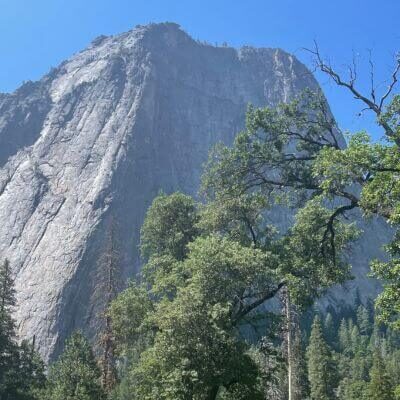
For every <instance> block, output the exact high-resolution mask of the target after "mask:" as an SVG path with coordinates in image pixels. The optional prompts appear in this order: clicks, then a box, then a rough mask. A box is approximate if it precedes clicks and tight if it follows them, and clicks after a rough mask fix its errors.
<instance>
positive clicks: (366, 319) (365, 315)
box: [357, 305, 372, 335]
mask: <svg viewBox="0 0 400 400" xmlns="http://www.w3.org/2000/svg"><path fill="white" fill-rule="evenodd" d="M357 325H358V328H359V330H360V333H361V335H370V334H371V332H372V323H371V317H370V314H369V312H368V310H367V309H366V308H365V307H364V306H362V305H361V306H359V307H358V309H357Z"/></svg>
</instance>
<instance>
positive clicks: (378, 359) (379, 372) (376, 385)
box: [368, 348, 394, 400]
mask: <svg viewBox="0 0 400 400" xmlns="http://www.w3.org/2000/svg"><path fill="white" fill-rule="evenodd" d="M370 378H371V380H370V383H369V388H368V399H369V400H394V391H393V386H392V383H391V382H390V377H389V376H388V374H387V372H386V368H385V362H384V360H383V357H382V355H381V352H380V349H378V348H377V349H375V352H374V359H373V365H372V368H371V371H370Z"/></svg>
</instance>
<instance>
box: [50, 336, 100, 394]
mask: <svg viewBox="0 0 400 400" xmlns="http://www.w3.org/2000/svg"><path fill="white" fill-rule="evenodd" d="M100 376H101V373H100V370H99V367H98V366H97V363H96V360H95V358H94V355H93V352H92V349H91V347H90V345H89V343H88V341H87V340H86V339H85V337H84V336H83V335H82V334H81V333H79V332H75V333H73V334H72V336H71V337H70V338H69V339H68V340H67V342H66V345H65V349H64V352H63V353H62V354H61V355H60V357H59V358H58V360H57V361H56V362H55V363H54V364H53V365H52V366H51V367H50V370H49V375H48V382H47V385H46V388H45V390H44V391H43V394H42V398H43V399H45V400H47V399H48V400H101V399H103V398H105V395H104V392H103V390H102V388H101V384H100Z"/></svg>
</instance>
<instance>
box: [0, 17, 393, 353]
mask: <svg viewBox="0 0 400 400" xmlns="http://www.w3.org/2000/svg"><path fill="white" fill-rule="evenodd" d="M305 87H311V88H314V89H315V88H317V84H316V82H315V80H314V78H313V77H312V75H311V74H310V72H309V71H308V70H307V69H306V68H305V67H304V66H303V65H302V64H300V63H299V62H298V61H297V60H296V59H295V58H294V57H293V56H291V55H289V54H287V53H285V52H283V51H282V50H279V49H254V48H243V49H241V50H235V49H232V48H225V47H218V48H216V47H212V46H209V45H205V44H200V43H198V42H196V41H194V40H193V39H191V38H190V37H189V36H188V35H187V34H185V33H184V32H183V31H181V30H180V29H179V27H178V26H177V25H175V24H157V25H149V26H145V27H137V28H136V29H135V30H133V31H130V32H128V33H124V34H121V35H119V36H115V37H100V38H98V39H96V40H95V41H94V42H93V43H92V44H91V45H90V46H89V47H88V48H87V49H86V50H84V51H82V52H81V53H78V54H76V55H74V56H73V57H72V58H71V59H69V60H68V61H66V62H64V63H63V64H61V65H60V66H59V67H58V68H56V69H54V70H52V71H51V72H50V73H49V74H48V75H47V76H45V77H44V78H43V79H42V80H41V81H39V82H37V83H28V84H25V85H23V86H22V87H21V88H20V89H18V90H17V91H16V92H15V93H13V94H5V95H4V94H3V95H2V94H0V221H1V224H0V259H4V258H6V257H7V258H8V259H9V260H10V262H11V264H12V266H13V268H14V270H15V273H16V290H17V300H18V308H17V310H16V319H17V321H18V329H19V334H20V335H21V337H28V338H29V337H32V336H33V335H36V342H37V343H38V345H39V348H40V351H41V352H42V354H43V355H44V356H45V358H46V359H49V358H51V357H52V356H54V355H55V354H57V353H58V352H59V351H60V348H61V346H62V344H63V340H64V339H65V337H66V336H68V335H69V334H70V333H71V332H72V331H73V330H74V329H77V328H84V329H87V330H90V327H91V324H92V321H93V320H94V318H95V315H96V304H95V303H96V302H95V301H93V290H94V286H95V284H96V258H97V255H98V254H99V252H100V251H101V248H102V246H103V245H104V238H105V230H106V226H107V223H108V222H107V221H108V219H109V218H110V215H113V219H115V220H116V224H117V226H118V235H119V237H120V244H121V256H122V271H121V273H122V275H123V276H124V277H127V276H131V275H133V274H134V273H135V272H136V271H137V268H138V266H139V262H138V254H137V249H136V247H137V244H138V240H139V229H140V226H141V223H142V221H143V217H144V214H145V211H146V209H147V207H148V206H149V204H150V202H151V200H152V199H153V198H154V196H155V195H157V193H158V192H159V191H160V190H161V189H162V190H164V191H166V192H171V191H173V190H177V189H179V190H182V191H184V192H187V193H191V194H194V193H196V191H197V188H198V185H199V177H200V174H201V165H202V163H203V162H204V161H205V160H206V158H207V154H208V151H209V149H210V147H211V146H212V145H213V144H215V143H216V142H219V141H222V142H225V143H231V142H232V140H233V138H234V135H235V134H236V133H237V132H238V131H239V130H240V129H241V128H242V127H243V124H244V117H245V111H246V106H247V104H248V103H253V104H255V105H256V106H261V105H274V104H277V103H278V102H281V101H286V100H288V99H289V98H290V97H292V96H293V95H294V94H296V93H298V92H299V91H301V90H302V89H304V88H305ZM278 217H280V218H285V211H282V215H281V216H278ZM374 224H375V226H374V230H375V232H376V231H378V232H379V233H380V234H381V235H388V232H387V230H386V228H385V227H384V226H383V225H382V224H380V223H379V222H374ZM366 236H367V239H366V240H364V241H362V242H361V244H360V246H359V247H357V250H356V251H355V253H356V258H357V261H356V263H355V268H356V275H357V276H359V277H360V282H363V281H362V278H361V276H362V275H363V274H364V273H365V271H366V269H367V262H368V259H369V258H371V257H373V256H376V255H379V245H378V244H377V242H376V240H375V239H374V237H373V236H372V235H371V234H369V235H368V234H366ZM383 240H384V238H383ZM365 282H367V281H365ZM368 285H369V283H368ZM371 285H374V284H373V283H371ZM368 290H376V289H375V288H369V289H368ZM338 296H339V297H340V292H336V299H337V298H338Z"/></svg>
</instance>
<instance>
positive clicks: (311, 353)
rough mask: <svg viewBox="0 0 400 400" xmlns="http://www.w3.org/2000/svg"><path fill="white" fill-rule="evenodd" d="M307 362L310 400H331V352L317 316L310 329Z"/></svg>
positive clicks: (332, 382) (333, 379) (333, 374)
mask: <svg viewBox="0 0 400 400" xmlns="http://www.w3.org/2000/svg"><path fill="white" fill-rule="evenodd" d="M307 361H308V379H309V381H310V395H311V400H329V399H333V398H334V392H333V389H334V387H335V368H334V364H333V360H332V355H331V350H330V349H329V347H328V345H327V343H326V342H325V339H324V337H323V332H322V326H321V321H320V319H319V317H318V316H317V317H316V318H315V320H314V323H313V326H312V329H311V335H310V343H309V345H308V348H307Z"/></svg>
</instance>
